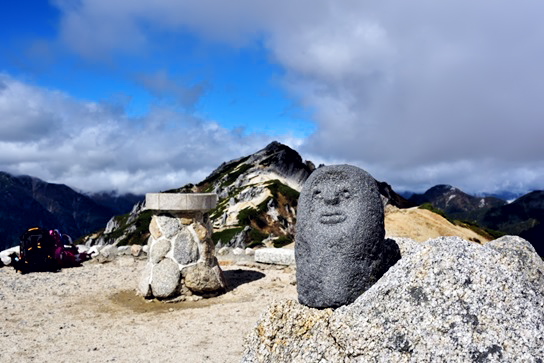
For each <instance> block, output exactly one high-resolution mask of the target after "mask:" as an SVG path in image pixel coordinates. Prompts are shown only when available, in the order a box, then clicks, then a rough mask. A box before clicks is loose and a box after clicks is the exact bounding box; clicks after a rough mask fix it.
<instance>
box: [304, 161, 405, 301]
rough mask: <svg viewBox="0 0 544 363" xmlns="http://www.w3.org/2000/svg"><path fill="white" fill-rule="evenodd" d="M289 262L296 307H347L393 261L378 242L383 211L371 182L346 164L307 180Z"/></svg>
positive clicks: (391, 249)
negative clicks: (293, 267)
mask: <svg viewBox="0 0 544 363" xmlns="http://www.w3.org/2000/svg"><path fill="white" fill-rule="evenodd" d="M296 230H297V234H296V244H295V257H296V264H297V281H298V285H297V290H298V298H299V301H300V303H301V304H304V305H306V306H309V307H314V308H328V307H332V308H336V307H339V306H342V305H346V304H350V303H352V302H353V301H355V299H357V297H359V296H360V295H361V294H362V293H363V292H364V291H365V290H367V289H368V288H369V287H370V286H372V285H373V284H374V283H375V282H376V281H377V280H378V279H379V278H380V277H381V276H382V275H383V273H385V271H387V269H388V268H389V267H390V266H391V265H392V264H394V263H395V262H396V261H397V260H398V259H399V258H400V253H399V250H398V247H397V246H396V245H395V244H394V243H388V242H389V241H388V240H385V241H384V235H385V229H384V210H383V204H382V201H381V198H380V194H379V191H378V185H377V183H376V181H375V180H374V178H373V177H372V176H371V175H370V174H368V173H367V172H366V171H364V170H362V169H359V168H357V167H355V166H351V165H333V166H324V167H321V168H319V169H317V170H316V171H314V172H313V174H311V175H310V177H309V178H308V180H307V181H306V183H305V184H304V186H303V188H302V192H301V194H300V199H299V202H298V215H297V225H296Z"/></svg>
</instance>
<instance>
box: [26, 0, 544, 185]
mask: <svg viewBox="0 0 544 363" xmlns="http://www.w3.org/2000/svg"><path fill="white" fill-rule="evenodd" d="M79 3H80V4H81V5H80V6H78V7H76V8H69V7H67V6H66V5H63V6H62V7H61V9H62V10H63V12H64V18H63V23H62V27H61V32H62V34H63V37H64V40H65V41H66V42H67V44H69V45H70V46H72V47H73V48H74V49H75V50H76V51H79V52H81V53H83V54H85V52H92V54H97V53H100V52H97V50H99V51H103V52H106V53H107V52H108V51H118V50H120V49H121V50H123V49H125V50H127V49H128V50H131V51H137V50H138V49H142V48H143V47H145V46H146V44H149V41H150V39H149V38H148V37H150V36H152V35H151V33H149V32H146V30H145V29H148V28H153V29H161V30H165V31H171V32H176V31H179V30H180V29H185V30H187V29H188V30H190V31H193V32H195V33H197V34H199V35H201V36H204V37H208V38H211V39H214V40H215V41H218V40H219V41H225V42H227V43H228V44H230V45H233V44H234V45H238V46H240V45H244V44H248V42H250V41H251V39H255V38H258V39H259V41H261V40H262V38H263V37H264V39H265V41H264V45H265V47H266V48H267V49H268V51H269V53H270V56H271V59H273V60H275V61H276V62H277V63H278V64H280V65H281V66H282V67H284V69H285V71H286V76H285V79H284V80H283V82H284V83H283V84H284V86H285V87H286V89H288V90H289V91H290V92H292V94H293V96H294V97H296V98H297V99H298V100H299V101H300V103H301V104H302V105H303V106H305V107H308V108H309V109H311V110H312V111H314V115H315V121H316V123H317V129H316V132H315V133H314V134H313V135H312V136H311V137H310V138H308V140H306V142H305V143H304V144H303V145H301V150H302V151H303V152H304V153H307V154H312V155H316V156H317V157H318V158H322V159H324V160H325V159H329V160H346V161H350V162H353V163H357V164H359V165H364V166H369V171H370V172H371V173H374V174H379V175H381V177H382V179H385V180H387V181H389V182H391V183H396V184H397V185H405V186H406V187H407V188H410V187H412V188H414V187H417V186H420V185H421V184H425V183H427V186H430V185H431V184H432V183H433V181H434V180H440V181H442V182H449V183H452V184H454V183H455V184H457V185H458V186H464V185H466V186H467V187H470V188H473V189H474V191H481V190H484V188H492V187H494V186H495V185H515V186H518V187H519V188H520V189H524V188H525V189H527V188H535V187H536V188H544V185H543V183H542V182H539V181H538V180H544V178H542V177H543V176H544V175H542V174H538V176H539V177H533V176H529V175H528V174H527V173H526V172H525V171H526V170H539V171H542V170H543V164H544V161H542V157H541V155H543V154H544V143H542V141H541V136H540V135H542V134H543V132H544V122H542V120H543V119H544V108H542V106H541V105H542V100H541V98H542V95H543V94H544V68H543V67H544V66H543V65H544V47H543V46H542V44H543V40H544V39H543V38H544V22H542V20H541V14H542V13H543V11H544V3H542V2H538V1H530V0H520V1H516V2H512V1H505V0H499V1H491V0H484V1H478V2H474V1H469V0H446V1H440V2H433V1H428V0H414V1H410V2H406V1H403V0H386V1H379V2H376V1H360V0H345V1H336V0H312V1H310V0H301V1H296V2H293V1H286V0H275V1H259V2H255V1H250V0H234V1H229V2H220V1H211V0H199V1H191V0H186V1H183V2H180V1H167V0H161V1H157V0H153V1H151V0H133V1H116V2H114V3H112V2H110V1H105V0H94V1H87V0H82V1H80V2H79ZM144 25H145V26H144ZM91 30H92V31H91ZM252 37H254V38H252ZM83 46H84V48H83ZM30 120H31V119H29V121H28V122H31V121H30ZM482 165H483V166H482ZM370 167H373V168H375V169H370ZM531 168H532V169H531ZM452 171H453V172H452ZM401 173H402V175H401ZM481 175H485V177H481ZM447 178H451V179H450V180H444V179H447ZM501 178H502V179H501Z"/></svg>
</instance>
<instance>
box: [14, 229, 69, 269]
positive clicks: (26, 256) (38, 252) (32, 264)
mask: <svg viewBox="0 0 544 363" xmlns="http://www.w3.org/2000/svg"><path fill="white" fill-rule="evenodd" d="M19 246H20V260H19V263H18V264H17V267H16V269H17V270H18V271H20V272H21V273H23V274H24V273H27V272H38V271H58V270H59V265H58V263H57V261H56V260H55V248H56V245H55V240H54V239H53V237H52V236H51V235H50V234H49V232H48V231H47V230H45V229H42V228H39V227H34V228H30V229H29V230H27V231H26V232H25V233H23V234H22V235H21V238H20V244H19Z"/></svg>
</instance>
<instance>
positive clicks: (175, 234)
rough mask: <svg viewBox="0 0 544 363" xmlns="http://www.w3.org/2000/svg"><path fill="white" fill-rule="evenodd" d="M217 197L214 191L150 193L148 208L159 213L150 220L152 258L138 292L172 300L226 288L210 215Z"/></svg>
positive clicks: (213, 293) (209, 293) (148, 195)
mask: <svg viewBox="0 0 544 363" xmlns="http://www.w3.org/2000/svg"><path fill="white" fill-rule="evenodd" d="M216 200H217V197H216V196H215V194H173V193H172V194H169V193H152V194H147V195H146V208H147V209H151V210H154V211H156V213H155V215H153V217H152V219H151V223H150V225H149V232H150V234H151V236H150V237H149V241H148V245H149V259H148V262H147V265H146V267H145V269H144V271H143V274H142V277H141V280H140V284H139V287H138V290H139V294H140V295H142V296H144V297H146V298H157V299H173V298H176V297H179V296H180V295H193V294H196V295H201V296H202V295H204V296H207V295H217V294H219V293H222V292H224V291H225V289H226V286H227V285H226V281H225V278H224V276H223V272H222V271H221V268H220V267H219V264H218V262H217V259H216V257H215V250H214V245H213V242H212V240H211V226H210V223H209V220H208V214H207V211H208V210H209V209H210V208H213V206H214V205H215V203H216ZM161 208H165V209H161ZM166 208H167V209H166ZM189 208H190V209H189Z"/></svg>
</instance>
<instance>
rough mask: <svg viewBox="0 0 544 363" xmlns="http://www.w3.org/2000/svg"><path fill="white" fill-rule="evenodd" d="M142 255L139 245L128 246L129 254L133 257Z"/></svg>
mask: <svg viewBox="0 0 544 363" xmlns="http://www.w3.org/2000/svg"><path fill="white" fill-rule="evenodd" d="M141 253H142V246H141V245H132V246H130V254H131V255H132V256H134V257H138V256H140V254H141Z"/></svg>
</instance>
